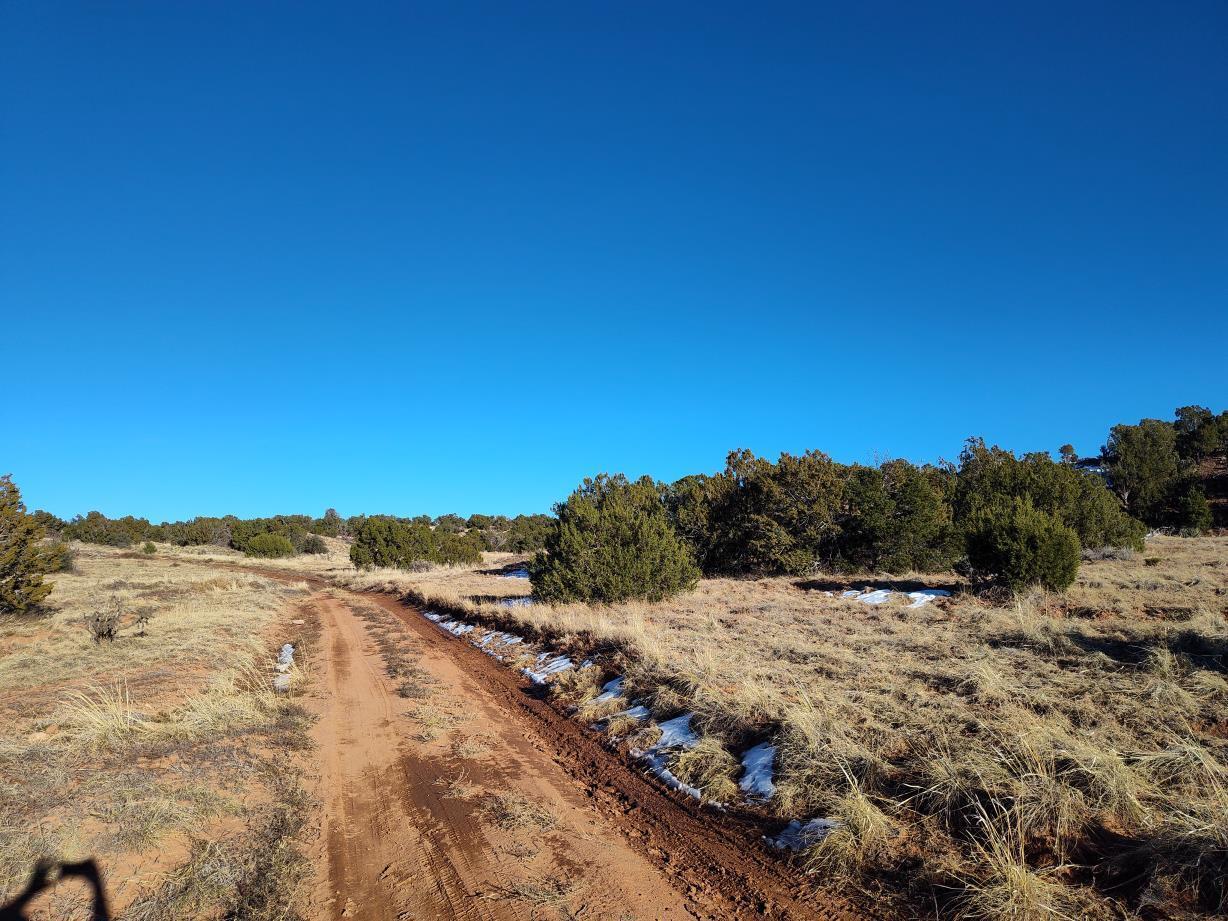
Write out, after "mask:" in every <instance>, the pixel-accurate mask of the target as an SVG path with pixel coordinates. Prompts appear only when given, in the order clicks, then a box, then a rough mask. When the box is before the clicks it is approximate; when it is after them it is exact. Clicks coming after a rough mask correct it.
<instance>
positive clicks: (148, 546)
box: [141, 540, 158, 556]
mask: <svg viewBox="0 0 1228 921" xmlns="http://www.w3.org/2000/svg"><path fill="white" fill-rule="evenodd" d="M157 552H158V548H157V547H155V546H154V544H153V541H151V540H147V541H145V546H143V547H142V548H141V553H144V554H145V555H146V556H153V555H154V554H155V553H157Z"/></svg>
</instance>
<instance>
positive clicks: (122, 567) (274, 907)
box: [0, 547, 310, 919]
mask: <svg viewBox="0 0 1228 921" xmlns="http://www.w3.org/2000/svg"><path fill="white" fill-rule="evenodd" d="M54 579H55V584H56V588H55V592H54V596H53V598H52V602H53V603H52V606H51V607H52V611H51V613H50V614H49V615H48V616H45V617H40V618H34V619H25V620H18V619H11V620H7V621H5V622H4V623H3V624H0V654H2V656H0V712H2V713H3V720H4V724H5V733H4V738H3V740H2V742H0V812H2V815H0V891H4V892H10V893H11V892H13V891H15V890H16V889H18V888H20V886H21V885H22V884H24V882H25V880H26V877H27V875H28V874H29V872H30V870H31V867H32V866H33V864H34V862H35V861H36V860H37V859H39V858H44V857H45V858H54V859H62V860H78V859H84V858H94V859H95V860H97V861H98V862H99V864H100V865H101V866H102V868H103V881H104V885H105V889H106V891H107V893H108V896H109V898H110V901H111V905H112V908H113V909H118V910H120V911H122V912H123V913H124V916H125V917H131V918H142V919H159V918H166V919H170V918H180V917H185V916H190V915H191V914H192V913H196V912H198V913H201V914H204V913H206V912H215V911H218V910H224V909H226V908H227V906H229V907H230V908H234V907H235V905H234V904H233V900H234V899H235V898H237V895H236V891H235V887H236V886H237V885H238V886H242V885H243V884H244V882H245V881H246V882H249V883H253V881H254V880H256V878H258V877H259V876H261V875H262V874H267V873H269V872H273V871H275V872H276V874H277V875H278V876H279V878H280V879H281V880H282V883H283V885H282V886H280V887H279V889H278V890H276V891H267V892H263V893H258V892H256V891H255V889H254V888H253V890H252V892H251V893H250V894H251V896H252V901H250V902H249V903H248V904H246V906H245V910H246V911H247V912H248V913H247V914H246V915H245V916H246V917H266V916H267V917H274V916H277V917H280V916H282V915H283V913H284V909H285V908H286V906H287V905H289V904H291V903H292V902H293V899H294V898H295V896H296V888H297V887H296V879H297V878H298V877H300V876H301V875H302V872H303V867H304V866H305V864H304V861H303V860H302V858H301V857H300V856H299V855H297V853H296V852H295V851H294V849H293V848H292V847H290V846H289V845H288V844H287V841H288V839H289V837H290V835H288V834H287V832H288V830H290V829H293V828H296V827H297V826H298V825H299V824H300V823H301V822H302V821H303V819H304V818H305V816H306V806H305V803H304V800H303V795H302V790H301V789H300V787H299V785H298V782H297V780H296V772H295V770H294V769H293V768H292V767H291V766H290V764H289V760H288V759H289V758H290V757H291V755H290V753H292V752H295V751H297V750H299V749H301V748H302V747H303V746H304V745H306V744H308V743H307V739H306V729H307V724H308V722H309V721H308V719H307V716H306V713H305V711H304V710H303V709H302V707H301V706H300V705H299V704H298V702H297V700H296V698H295V695H294V694H293V693H292V694H291V696H289V697H287V696H278V695H274V693H273V691H272V686H271V681H272V675H273V667H272V666H273V662H274V659H275V657H276V650H277V647H279V646H280V645H281V644H282V643H283V642H286V641H290V642H293V643H295V645H296V646H298V647H300V650H301V654H300V656H299V657H298V662H299V663H300V664H303V665H307V664H308V663H309V659H310V650H309V648H304V647H309V645H310V643H309V636H308V635H307V633H306V631H307V628H306V627H305V626H295V625H291V624H290V623H288V618H287V616H286V612H287V611H288V605H289V604H290V603H292V602H293V600H294V599H296V598H299V597H301V596H302V595H303V594H304V592H305V588H306V586H305V584H302V583H299V584H297V585H296V584H293V583H284V582H275V581H272V580H269V579H265V578H262V577H260V576H257V575H254V574H248V573H240V572H221V571H218V570H216V569H213V568H211V567H209V566H198V565H194V564H189V563H186V562H180V561H175V560H169V559H159V558H149V559H133V558H124V557H123V556H121V555H119V554H115V553H113V552H110V551H104V550H98V549H94V548H89V547H80V548H78V551H77V554H76V562H75V568H74V571H73V572H65V573H58V574H56V575H55V576H54ZM116 607H118V608H119V609H120V610H122V611H123V612H124V613H123V617H122V618H121V621H120V627H119V632H118V636H117V637H116V638H115V639H114V640H113V641H109V642H108V641H103V642H100V643H95V642H93V641H92V639H91V635H90V633H89V631H88V630H87V628H86V625H85V623H84V619H85V618H86V616H87V615H88V614H91V613H93V612H95V611H99V610H102V611H106V612H109V611H112V610H114V609H115V608H116ZM141 615H145V616H146V617H147V618H148V620H147V623H138V618H140V617H141ZM301 677H302V675H301V674H300V673H299V672H297V671H296V672H294V673H293V674H292V679H293V681H294V682H295V683H297V682H298V681H299V680H300V679H301ZM202 864H207V865H208V866H209V867H210V868H211V869H210V873H209V874H208V875H201V874H199V873H196V872H195V871H193V869H192V868H193V867H196V868H199V866H200V865H202ZM256 888H258V887H256ZM257 902H259V903H260V904H256V903H257ZM86 904H87V903H86V902H85V900H84V899H83V897H82V890H80V889H79V888H78V884H77V883H71V884H69V883H66V884H64V885H61V886H58V887H56V888H55V889H53V890H51V891H50V892H48V893H45V894H44V895H42V896H40V897H39V898H38V900H37V901H36V902H35V905H36V906H37V909H38V912H39V914H38V917H47V918H79V917H86V916H87V915H86V914H85V913H84V912H85V906H86Z"/></svg>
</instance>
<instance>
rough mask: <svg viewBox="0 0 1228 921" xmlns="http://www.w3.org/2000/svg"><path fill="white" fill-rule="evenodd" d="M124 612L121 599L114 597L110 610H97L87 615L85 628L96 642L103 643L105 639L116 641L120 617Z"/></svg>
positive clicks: (109, 641)
mask: <svg viewBox="0 0 1228 921" xmlns="http://www.w3.org/2000/svg"><path fill="white" fill-rule="evenodd" d="M122 614H123V607H122V605H121V604H120V601H119V599H118V598H113V599H112V600H111V609H110V610H109V611H95V612H94V613H93V614H89V615H87V616H86V618H85V628H86V629H87V630H89V632H90V637H91V638H92V639H93V640H94V642H95V643H101V642H102V641H103V640H106V641H107V642H108V643H111V642H114V641H115V637H116V635H117V634H118V633H119V619H120V617H121V616H122Z"/></svg>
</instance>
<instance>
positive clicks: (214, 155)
mask: <svg viewBox="0 0 1228 921" xmlns="http://www.w3.org/2000/svg"><path fill="white" fill-rule="evenodd" d="M1006 6H1007V5H1005V4H986V3H983V2H975V3H967V4H941V3H940V4H919V3H898V4H876V3H866V4H860V3H839V4H830V5H824V4H820V3H802V4H796V5H777V4H747V3H738V4H724V3H713V2H703V3H693V4H680V3H638V2H630V3H628V2H618V3H615V2H608V3H589V2H579V3H577V2H575V0H567V2H560V3H558V4H553V5H539V4H522V3H504V2H499V3H490V4H469V3H452V2H447V3H432V4H409V3H391V2H389V3H354V2H347V3H340V2H337V3H332V4H320V3H306V2H300V0H296V2H287V3H277V4H274V3H263V2H255V0H243V2H234V3H224V2H215V0H210V2H186V0H176V2H165V0H157V2H148V3H141V2H124V3H80V4H77V3H63V2H54V0H40V2H15V0H7V2H4V3H3V4H0V131H2V136H0V193H2V199H0V213H2V217H0V314H2V317H0V319H2V321H3V327H2V328H3V331H4V353H3V354H4V357H3V363H2V365H0V374H2V375H3V382H4V389H5V393H6V395H7V396H8V397H10V400H11V398H13V397H16V401H17V402H16V408H14V407H13V406H12V405H6V408H5V418H4V424H3V426H2V429H3V430H2V431H0V468H3V470H6V471H11V472H12V473H13V474H15V476H16V478H17V481H18V483H19V485H21V486H22V487H23V489H24V491H25V494H26V498H27V500H28V502H29V504H30V505H31V506H32V507H35V506H37V507H44V508H47V509H50V510H52V511H54V512H57V513H59V514H61V515H70V514H73V513H77V512H85V511H87V510H89V509H93V508H97V509H100V510H102V511H104V512H106V513H108V514H113V515H119V514H124V513H135V514H138V515H147V516H149V517H151V518H153V519H155V520H159V519H162V518H180V517H186V516H191V515H193V514H222V513H228V512H233V513H236V514H240V515H255V514H269V513H274V512H297V511H305V512H312V513H315V514H319V513H320V512H321V511H323V509H324V508H325V507H326V506H335V507H336V508H337V509H338V510H339V511H341V512H342V513H343V514H354V513H358V512H377V511H383V512H391V513H398V514H417V513H421V512H427V513H431V514H439V513H443V512H448V511H457V512H460V513H462V514H467V513H470V512H475V511H484V512H495V513H516V512H521V511H524V512H529V511H538V510H542V511H544V510H547V509H548V508H549V506H550V504H551V503H552V502H553V501H554V500H556V499H558V498H561V497H562V496H564V495H566V493H567V492H568V491H569V490H570V489H571V488H572V487H573V486H574V485H575V484H576V483H577V482H578V481H579V480H580V479H581V478H582V477H583V476H584V475H586V474H592V473H596V472H599V471H611V472H613V471H623V472H626V473H628V474H630V475H638V474H642V473H650V474H652V475H654V476H657V477H660V478H666V479H672V478H675V477H677V476H680V475H683V474H685V473H691V472H697V471H712V470H716V469H718V468H720V467H721V466H722V465H723V462H724V456H725V454H726V452H727V451H728V450H729V449H731V448H735V447H749V448H751V449H753V450H755V451H756V452H759V453H762V454H767V455H771V456H773V457H774V456H775V455H776V454H777V453H779V452H780V451H782V450H787V451H794V452H796V451H801V450H803V449H805V448H808V447H816V448H821V449H823V450H826V451H827V452H828V453H830V454H832V455H833V456H834V457H836V458H837V459H839V460H843V461H854V460H870V459H872V458H874V457H875V456H883V455H890V456H903V457H908V458H911V459H914V460H918V461H923V460H934V459H937V458H939V457H940V456H946V457H952V456H954V455H955V454H957V453H958V451H959V447H960V443H961V441H962V439H963V438H964V437H966V436H968V435H970V434H980V435H984V436H985V437H986V438H987V439H989V440H991V441H996V442H999V443H1001V444H1003V445H1005V446H1008V447H1012V448H1015V449H1017V450H1034V449H1050V450H1056V448H1057V447H1058V446H1059V445H1060V444H1062V443H1063V442H1066V441H1073V442H1074V443H1075V445H1076V446H1077V447H1078V448H1079V449H1080V450H1082V451H1084V452H1086V453H1090V452H1093V451H1094V450H1096V448H1098V446H1099V445H1100V444H1101V442H1102V441H1103V437H1104V434H1105V431H1106V429H1107V427H1108V426H1109V425H1110V424H1112V423H1114V422H1118V421H1123V420H1124V421H1134V420H1137V419H1138V418H1140V417H1142V416H1155V415H1160V416H1165V417H1167V416H1168V415H1169V414H1170V413H1171V411H1172V409H1173V408H1174V407H1175V406H1177V405H1180V404H1184V403H1189V402H1198V403H1206V404H1210V405H1212V407H1213V408H1216V409H1220V408H1224V407H1225V406H1226V405H1228V383H1226V378H1228V373H1226V372H1228V368H1226V365H1228V361H1226V360H1225V352H1226V349H1228V346H1226V343H1228V5H1226V4H1224V3H1223V2H1222V0H1215V2H1207V3H1193V2H1192V3H1177V4H1174V3H1160V2H1156V3H1152V4H1135V3H1119V2H1112V3H1103V4H1091V3H1075V4H1071V3H1053V4H1040V3H1026V4H1011V5H1010V6H1011V7H1013V9H1010V10H1008V9H1005V7H1006Z"/></svg>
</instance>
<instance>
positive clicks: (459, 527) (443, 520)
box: [435, 515, 467, 534]
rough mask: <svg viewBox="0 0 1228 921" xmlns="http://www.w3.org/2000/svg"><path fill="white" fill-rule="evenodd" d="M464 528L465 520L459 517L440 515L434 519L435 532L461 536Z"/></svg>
mask: <svg viewBox="0 0 1228 921" xmlns="http://www.w3.org/2000/svg"><path fill="white" fill-rule="evenodd" d="M466 527H467V525H466V524H465V519H464V518H462V517H461V516H460V515H440V516H439V517H438V518H436V519H435V530H436V531H442V532H443V533H444V534H463V533H464V532H465V528H466Z"/></svg>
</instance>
